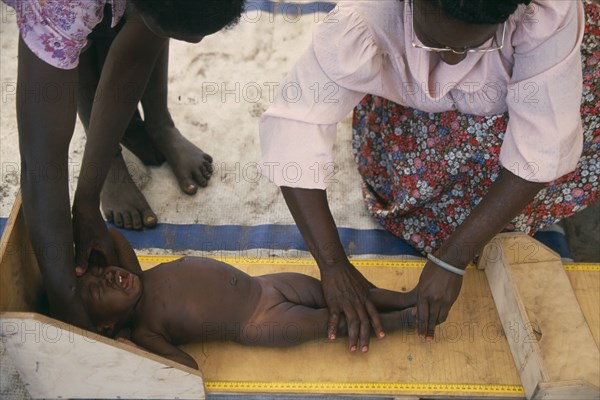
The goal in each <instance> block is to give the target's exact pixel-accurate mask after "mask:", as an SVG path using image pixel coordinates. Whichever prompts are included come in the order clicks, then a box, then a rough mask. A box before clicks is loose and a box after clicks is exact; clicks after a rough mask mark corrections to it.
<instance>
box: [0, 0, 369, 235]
mask: <svg viewBox="0 0 600 400" xmlns="http://www.w3.org/2000/svg"><path fill="white" fill-rule="evenodd" d="M3 7H5V6H4V5H3ZM322 18H324V14H310V15H294V13H292V12H290V14H289V15H284V16H281V15H279V16H276V17H273V15H272V14H269V13H266V12H257V11H255V12H252V13H248V14H246V15H245V16H244V18H242V20H241V21H240V24H239V25H238V26H236V27H235V28H234V29H232V30H229V31H226V32H221V33H218V34H215V35H212V36H210V37H207V38H205V39H204V40H203V42H202V43H201V44H199V45H191V44H186V43H182V42H172V44H171V57H170V79H169V81H170V82H169V105H170V110H171V113H172V115H173V117H174V120H175V122H176V123H177V125H178V127H179V129H180V130H181V132H182V133H184V135H186V137H188V138H189V139H190V140H191V141H192V142H193V143H194V144H196V145H197V146H198V147H200V148H202V149H203V150H204V151H206V152H208V153H209V154H211V155H212V156H213V158H214V160H215V167H216V171H215V174H214V176H213V178H212V180H211V181H210V184H209V186H208V188H206V189H204V190H201V191H199V193H198V194H197V195H195V196H187V195H185V194H183V193H182V192H181V191H180V190H179V187H178V185H177V183H176V181H175V179H174V176H173V175H172V172H171V170H170V169H169V168H168V167H167V166H161V167H158V168H155V167H152V168H148V167H145V166H143V165H142V164H141V163H140V162H139V161H138V160H137V159H136V158H135V157H134V156H132V155H131V154H126V160H127V162H128V163H129V165H130V170H131V172H132V174H133V176H134V179H135V180H136V182H137V183H138V186H139V187H141V189H142V191H143V193H144V195H145V196H146V197H147V199H148V201H149V203H150V204H151V206H152V207H153V209H154V211H155V212H156V213H157V214H158V216H159V219H160V221H161V222H169V223H175V224H183V223H188V224H191V223H200V224H209V225H226V224H239V225H257V224H292V223H293V221H292V218H291V216H290V214H289V211H288V210H287V208H286V206H285V203H284V202H283V198H282V197H281V195H280V193H279V190H278V188H277V187H275V186H274V185H272V184H271V183H270V182H268V181H266V180H265V179H264V178H263V179H261V178H258V177H257V175H256V165H257V162H258V161H259V159H260V148H259V139H258V119H259V117H260V115H261V114H262V112H263V111H264V110H265V109H266V108H267V107H268V105H269V103H270V101H271V98H272V93H273V88H274V87H276V85H277V83H278V82H279V81H280V80H281V79H282V78H283V77H284V76H285V74H286V73H287V71H288V70H289V69H290V67H291V65H292V63H293V62H294V61H295V59H296V58H297V57H298V55H299V53H300V52H301V51H303V50H304V49H305V48H306V46H307V45H308V43H309V40H310V34H311V30H312V27H313V26H314V24H315V22H316V21H318V20H320V19H322ZM0 35H1V39H0V46H1V49H2V53H1V56H2V62H1V71H0V73H1V81H2V85H3V103H2V113H1V116H0V124H1V125H0V126H1V136H0V144H1V158H2V160H1V163H2V171H1V172H2V181H1V186H0V201H1V203H0V204H1V205H0V207H1V210H0V217H6V216H7V215H8V213H9V210H10V205H11V204H12V202H13V199H14V197H15V194H16V192H17V189H18V185H19V172H18V171H19V153H18V143H17V129H16V118H15V109H14V95H13V93H12V92H11V90H13V91H14V83H15V82H16V65H17V62H16V44H17V29H16V26H15V21H14V17H12V16H11V15H8V16H7V17H6V18H4V19H3V20H2V23H1V25H0ZM84 145H85V136H84V133H83V129H82V127H81V125H80V124H79V123H78V125H77V128H76V131H75V135H74V137H73V140H72V142H71V156H70V163H71V165H72V172H73V173H72V178H71V180H70V189H71V196H72V195H73V193H74V190H75V186H76V180H77V177H78V173H79V167H80V162H81V157H82V153H83V149H84ZM336 153H337V155H336V162H337V163H338V164H339V173H338V174H336V176H335V178H336V180H337V182H338V183H335V184H333V185H332V186H331V188H330V190H329V196H330V200H331V205H332V209H333V213H334V216H335V218H336V221H337V222H338V225H339V226H340V227H354V228H362V229H365V228H376V227H377V225H376V224H375V223H374V222H373V221H372V220H371V219H370V218H369V216H368V215H367V214H366V210H365V208H364V206H363V202H362V197H361V193H360V183H359V182H360V181H359V179H358V176H357V172H356V170H355V167H354V165H353V160H352V158H351V153H350V121H349V119H346V120H345V121H344V123H342V124H340V128H339V137H338V142H337V146H336ZM349 210H352V212H348V211H349Z"/></svg>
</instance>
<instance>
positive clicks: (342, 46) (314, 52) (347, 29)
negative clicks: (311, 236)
mask: <svg viewBox="0 0 600 400" xmlns="http://www.w3.org/2000/svg"><path fill="white" fill-rule="evenodd" d="M335 15H336V21H335V23H331V24H328V23H327V21H325V22H323V23H321V24H320V25H319V26H318V27H317V29H316V30H315V32H314V34H313V42H312V43H311V45H310V47H309V48H308V49H307V50H306V51H305V52H304V54H303V55H302V56H301V57H300V59H299V60H298V62H297V63H296V65H295V66H294V68H293V69H292V71H291V72H290V73H289V74H288V76H287V77H286V79H285V80H284V81H283V82H281V84H280V86H279V88H278V94H277V96H276V98H275V101H274V103H273V104H272V105H271V107H270V108H269V109H268V110H267V111H266V112H265V113H264V114H263V116H262V117H261V120H260V141H261V149H262V158H263V163H262V165H261V172H262V174H263V176H266V177H267V178H268V179H269V180H271V181H272V182H273V183H275V184H276V185H278V186H289V187H300V188H306V189H325V188H327V186H328V184H329V183H331V182H330V180H331V177H332V176H333V174H334V172H335V168H336V166H335V164H334V160H333V155H332V152H333V145H334V143H335V140H336V133H337V123H338V122H339V121H341V120H342V119H343V118H344V117H345V116H346V115H347V114H348V113H349V112H350V111H352V109H353V108H354V106H355V105H356V104H358V102H359V101H360V100H361V98H362V97H363V96H364V94H365V93H366V91H367V88H366V86H365V82H371V84H374V85H378V84H380V83H378V82H380V78H379V75H380V74H379V68H380V65H381V64H380V62H379V61H378V59H377V57H376V53H377V51H378V50H377V48H376V46H375V43H374V41H373V38H372V36H371V34H370V32H369V31H368V29H367V28H366V26H365V24H364V23H362V22H361V20H360V19H359V18H358V16H357V15H354V14H351V13H343V12H336V14H335ZM363 90H364V91H363Z"/></svg>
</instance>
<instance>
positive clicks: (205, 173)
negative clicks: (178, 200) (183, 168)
mask: <svg viewBox="0 0 600 400" xmlns="http://www.w3.org/2000/svg"><path fill="white" fill-rule="evenodd" d="M198 170H199V171H200V174H201V175H202V177H204V179H205V180H206V183H208V180H209V179H210V177H211V176H212V174H213V166H212V164H203V165H200V166H199V167H198ZM198 183H200V182H198ZM204 186H206V185H204Z"/></svg>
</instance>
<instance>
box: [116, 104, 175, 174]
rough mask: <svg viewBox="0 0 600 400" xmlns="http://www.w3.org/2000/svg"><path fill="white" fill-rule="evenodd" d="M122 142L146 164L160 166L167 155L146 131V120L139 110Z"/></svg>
mask: <svg viewBox="0 0 600 400" xmlns="http://www.w3.org/2000/svg"><path fill="white" fill-rule="evenodd" d="M121 144H123V146H125V147H127V149H128V150H129V151H131V152H132V153H133V154H135V155H136V157H137V158H139V159H140V160H141V161H142V162H143V163H144V165H154V166H159V165H162V163H164V162H165V156H164V155H163V154H162V153H161V152H160V150H159V149H158V147H157V146H156V144H155V143H154V140H153V139H152V138H151V137H150V136H149V135H148V132H146V127H145V125H144V121H143V120H142V117H141V116H140V113H139V112H138V111H136V112H135V114H134V115H133V118H131V121H130V122H129V126H128V127H127V130H126V131H125V135H124V136H123V139H121Z"/></svg>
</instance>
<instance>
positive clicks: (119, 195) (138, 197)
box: [100, 154, 158, 229]
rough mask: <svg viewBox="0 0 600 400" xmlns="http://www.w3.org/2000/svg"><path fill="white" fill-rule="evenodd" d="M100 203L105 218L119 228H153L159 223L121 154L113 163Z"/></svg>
mask: <svg viewBox="0 0 600 400" xmlns="http://www.w3.org/2000/svg"><path fill="white" fill-rule="evenodd" d="M100 201H101V206H102V212H103V213H104V217H105V218H106V219H107V220H108V221H112V222H113V223H114V224H115V225H116V226H118V227H119V228H125V229H142V228H143V227H146V228H152V227H154V226H156V223H157V222H158V218H157V217H156V214H154V212H153V211H152V209H151V208H150V205H149V204H148V202H147V201H146V198H145V197H144V195H143V194H142V192H140V190H139V189H138V188H137V186H136V185H135V182H133V179H131V175H130V174H129V171H128V170H127V166H126V165H125V160H123V156H122V155H121V154H119V155H118V156H117V157H115V158H114V160H113V162H112V165H111V167H110V172H109V173H108V176H107V177H106V182H104V186H103V187H102V193H101V195H100Z"/></svg>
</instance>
